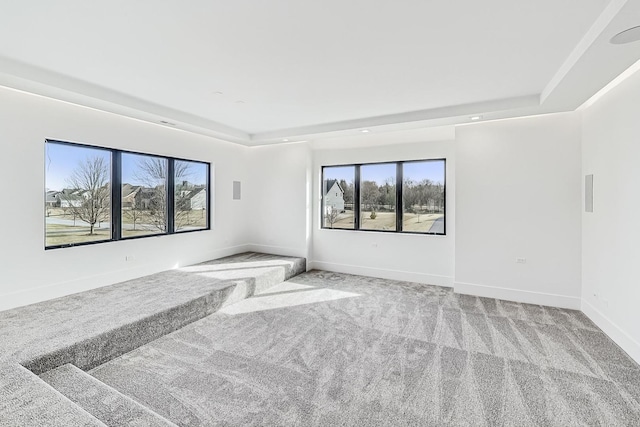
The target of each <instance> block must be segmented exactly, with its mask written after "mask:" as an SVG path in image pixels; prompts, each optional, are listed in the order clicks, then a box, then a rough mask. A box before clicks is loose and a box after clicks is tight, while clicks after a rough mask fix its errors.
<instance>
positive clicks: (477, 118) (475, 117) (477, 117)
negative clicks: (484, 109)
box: [469, 116, 482, 121]
mask: <svg viewBox="0 0 640 427" xmlns="http://www.w3.org/2000/svg"><path fill="white" fill-rule="evenodd" d="M469 118H470V119H471V120H473V121H476V120H480V119H481V118H482V116H471V117H469Z"/></svg>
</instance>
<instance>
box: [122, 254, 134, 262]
mask: <svg viewBox="0 0 640 427" xmlns="http://www.w3.org/2000/svg"><path fill="white" fill-rule="evenodd" d="M135 259H136V257H135V256H133V255H125V257H124V260H125V261H133V260H135Z"/></svg>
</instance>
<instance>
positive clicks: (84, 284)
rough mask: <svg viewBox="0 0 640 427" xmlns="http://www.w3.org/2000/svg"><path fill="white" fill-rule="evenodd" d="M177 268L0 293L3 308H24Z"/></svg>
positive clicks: (235, 249) (234, 250)
mask: <svg viewBox="0 0 640 427" xmlns="http://www.w3.org/2000/svg"><path fill="white" fill-rule="evenodd" d="M249 250H250V249H249V248H248V247H247V245H238V246H231V247H228V248H222V249H217V250H213V251H211V252H207V253H206V254H205V255H204V256H201V257H198V258H197V259H195V258H194V259H193V260H189V261H188V263H189V264H197V263H199V262H204V261H208V260H211V259H217V258H222V257H225V256H229V255H235V254H238V253H242V252H248V251H249ZM178 267H181V265H179V264H176V263H166V262H165V263H147V264H143V265H138V266H135V267H132V268H126V269H122V270H115V271H110V272H108V273H104V274H97V275H94V276H85V277H81V278H78V279H73V280H67V281H64V282H58V283H49V284H46V285H42V286H38V287H36V288H30V289H27V290H24V291H18V292H11V293H8V294H0V311H3V310H9V309H12V308H16V307H22V306H25V305H29V304H35V303H38V302H42V301H46V300H50V299H55V298H60V297H63V296H66V295H71V294H75V293H78V292H84V291H88V290H91V289H96V288H101V287H103V286H109V285H113V284H115V283H120V282H124V281H126V280H131V279H136V278H139V277H144V276H148V275H150V274H154V273H158V272H160V271H166V270H171V269H174V268H178Z"/></svg>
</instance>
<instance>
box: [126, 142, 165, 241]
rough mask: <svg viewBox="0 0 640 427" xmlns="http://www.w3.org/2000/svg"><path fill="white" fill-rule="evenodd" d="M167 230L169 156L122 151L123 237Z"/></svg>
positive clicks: (146, 234)
mask: <svg viewBox="0 0 640 427" xmlns="http://www.w3.org/2000/svg"><path fill="white" fill-rule="evenodd" d="M166 232H167V159H165V158H162V157H154V156H148V155H143V154H132V153H122V237H134V236H148V235H152V234H164V233H166Z"/></svg>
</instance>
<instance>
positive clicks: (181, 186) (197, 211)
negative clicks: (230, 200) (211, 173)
mask: <svg viewBox="0 0 640 427" xmlns="http://www.w3.org/2000/svg"><path fill="white" fill-rule="evenodd" d="M174 176H175V178H174V182H175V185H174V188H175V195H174V203H175V209H174V211H173V212H174V223H175V228H176V231H187V230H202V229H205V228H207V218H208V217H209V216H208V210H207V207H208V205H209V203H208V196H207V176H208V166H207V164H206V163H200V162H188V161H183V160H176V162H175V168H174Z"/></svg>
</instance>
